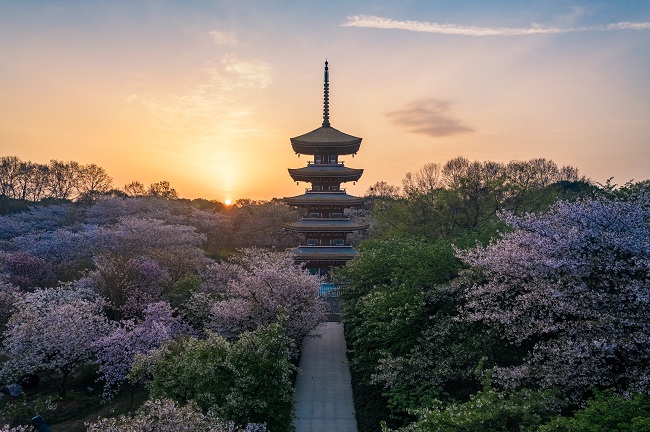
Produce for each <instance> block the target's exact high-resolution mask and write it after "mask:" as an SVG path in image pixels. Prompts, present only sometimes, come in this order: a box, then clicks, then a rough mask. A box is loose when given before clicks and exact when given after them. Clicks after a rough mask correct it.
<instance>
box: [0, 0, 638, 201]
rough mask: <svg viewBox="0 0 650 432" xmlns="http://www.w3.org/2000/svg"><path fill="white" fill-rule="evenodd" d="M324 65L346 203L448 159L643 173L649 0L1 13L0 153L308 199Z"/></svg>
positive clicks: (120, 7)
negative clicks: (304, 169)
mask: <svg viewBox="0 0 650 432" xmlns="http://www.w3.org/2000/svg"><path fill="white" fill-rule="evenodd" d="M325 59H327V60H328V61H329V70H330V121H331V124H332V126H333V127H335V128H337V129H339V130H341V131H343V132H345V133H348V134H350V135H355V136H358V137H362V138H363V141H362V144H361V149H360V151H359V153H358V154H357V155H356V156H355V157H354V158H352V157H351V156H346V157H344V158H343V159H344V161H345V163H346V166H350V167H353V168H364V170H365V171H364V174H363V176H362V177H361V179H360V181H358V182H357V184H356V185H352V184H346V185H345V186H346V187H347V189H348V192H350V193H352V194H356V195H363V194H364V193H365V192H366V190H367V189H368V188H369V187H370V186H371V185H373V184H374V183H375V182H377V181H386V182H388V183H390V184H393V185H398V186H399V185H400V184H401V179H402V178H403V177H404V174H405V173H406V172H409V171H416V170H418V169H420V168H421V167H422V166H423V165H424V164H426V163H430V162H437V163H441V164H444V163H445V162H446V161H447V160H449V159H452V158H454V157H457V156H464V157H466V158H468V159H470V160H479V161H486V160H491V161H499V162H508V161H510V160H529V159H532V158H539V157H541V158H546V159H551V160H553V161H555V162H556V163H557V164H558V165H560V166H561V165H572V166H575V167H577V168H578V169H579V170H580V172H581V174H583V175H585V176H587V177H589V178H591V179H592V180H594V181H596V182H601V183H602V182H605V181H606V180H607V179H608V178H610V177H613V178H614V180H613V181H614V183H618V184H623V183H625V182H626V181H628V180H645V179H648V178H650V1H647V0H626V1H618V0H607V1H605V0H577V1H567V0H545V1H524V0H503V1H488V0H454V1H451V0H445V1H438V0H419V1H418V0H401V1H373V0H360V1H352V0H345V1H339V0H328V1H326V2H325V1H317V0H302V1H280V0H214V1H207V0H193V1H180V0H178V1H153V0H150V1H144V0H143V1H139V0H113V1H104V0H102V1H96V0H87V1H63V0H49V1H45V0H41V1H35V0H21V1H16V0H0V156H9V155H12V156H18V157H19V158H21V159H22V160H31V161H32V162H38V163H47V162H48V161H49V160H51V159H57V160H65V161H68V160H74V161H76V162H79V163H82V164H89V163H95V164H98V165H100V166H102V167H103V168H104V169H105V170H106V171H107V172H108V173H109V175H111V176H112V177H113V179H114V183H115V186H116V187H122V186H123V185H124V184H126V183H129V182H131V181H135V180H137V181H140V182H142V183H144V184H149V183H153V182H158V181H161V180H167V181H169V182H170V183H171V185H172V186H173V187H174V188H176V190H177V191H178V192H179V195H180V196H182V197H185V198H199V197H201V198H206V199H216V200H219V201H224V200H226V199H231V200H236V199H240V198H251V199H271V198H273V197H285V196H293V195H298V194H300V193H302V192H304V189H305V188H306V187H308V184H305V183H300V184H299V185H296V183H294V182H293V181H292V180H291V178H290V176H289V174H288V172H287V168H290V167H291V168H298V167H301V166H304V165H306V163H307V161H308V160H309V157H308V156H306V155H303V156H302V157H300V158H298V156H297V155H295V154H294V153H293V151H292V149H291V145H290V141H289V139H290V138H291V137H294V136H298V135H302V134H303V133H306V132H309V131H311V130H313V129H315V128H317V127H319V126H320V125H321V122H322V109H323V66H324V65H323V63H324V61H325Z"/></svg>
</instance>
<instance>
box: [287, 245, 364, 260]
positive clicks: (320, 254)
mask: <svg viewBox="0 0 650 432" xmlns="http://www.w3.org/2000/svg"><path fill="white" fill-rule="evenodd" d="M291 252H292V253H293V255H294V259H295V260H296V261H349V260H351V259H352V258H354V257H356V256H357V250H356V249H355V248H353V247H352V246H298V247H297V248H295V249H292V251H291Z"/></svg>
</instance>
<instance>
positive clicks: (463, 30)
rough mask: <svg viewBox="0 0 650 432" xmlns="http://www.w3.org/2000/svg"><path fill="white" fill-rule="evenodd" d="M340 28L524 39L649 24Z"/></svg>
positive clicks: (372, 24) (371, 24)
mask: <svg viewBox="0 0 650 432" xmlns="http://www.w3.org/2000/svg"><path fill="white" fill-rule="evenodd" d="M341 26H342V27H364V28H379V29H398V30H408V31H414V32H427V33H438V34H447V35H462V36H524V35H535V34H559V33H575V32H586V31H613V30H650V22H628V21H624V22H618V23H612V24H606V25H595V26H586V27H566V28H561V27H544V26H542V25H539V24H533V25H531V26H530V27H475V26H462V25H458V24H438V23H434V22H428V21H410V20H407V21H399V20H394V19H391V18H383V17H378V16H373V15H353V16H349V17H347V21H345V22H344V23H343V24H341Z"/></svg>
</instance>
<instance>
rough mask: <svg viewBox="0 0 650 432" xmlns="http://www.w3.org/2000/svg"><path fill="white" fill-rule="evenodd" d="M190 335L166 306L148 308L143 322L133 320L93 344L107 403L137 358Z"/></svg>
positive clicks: (155, 305)
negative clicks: (170, 341)
mask: <svg viewBox="0 0 650 432" xmlns="http://www.w3.org/2000/svg"><path fill="white" fill-rule="evenodd" d="M191 332H192V330H191V328H190V327H189V326H188V325H187V324H186V323H185V322H183V320H182V319H181V318H180V317H175V316H174V315H173V310H172V308H171V307H170V306H169V304H168V303H165V302H157V303H151V304H149V305H148V306H147V308H146V310H145V311H144V319H143V320H142V321H140V322H136V321H134V320H131V319H129V320H124V321H122V322H120V324H119V326H117V328H115V330H113V332H111V333H110V334H109V335H107V336H104V337H102V338H101V339H99V340H97V341H96V342H95V343H94V346H95V347H96V348H97V363H98V364H99V371H98V373H99V374H101V376H102V377H101V379H102V380H103V381H104V382H105V386H104V394H103V396H104V399H106V400H107V399H110V398H112V397H113V396H115V394H117V392H118V390H119V388H120V386H121V385H122V383H123V382H124V381H126V380H127V374H128V373H129V372H130V370H131V366H132V365H133V362H134V361H135V356H136V354H146V353H147V352H149V351H151V350H152V349H156V348H159V347H160V346H161V345H162V343H163V342H164V341H167V340H169V339H171V338H173V337H174V336H176V335H184V334H190V333H191Z"/></svg>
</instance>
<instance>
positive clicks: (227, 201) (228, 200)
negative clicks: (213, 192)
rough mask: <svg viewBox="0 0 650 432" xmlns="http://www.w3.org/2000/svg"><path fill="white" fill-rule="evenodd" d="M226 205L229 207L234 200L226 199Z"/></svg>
mask: <svg viewBox="0 0 650 432" xmlns="http://www.w3.org/2000/svg"><path fill="white" fill-rule="evenodd" d="M224 204H226V205H227V206H229V205H230V204H232V200H231V199H230V198H226V200H225V201H224Z"/></svg>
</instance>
